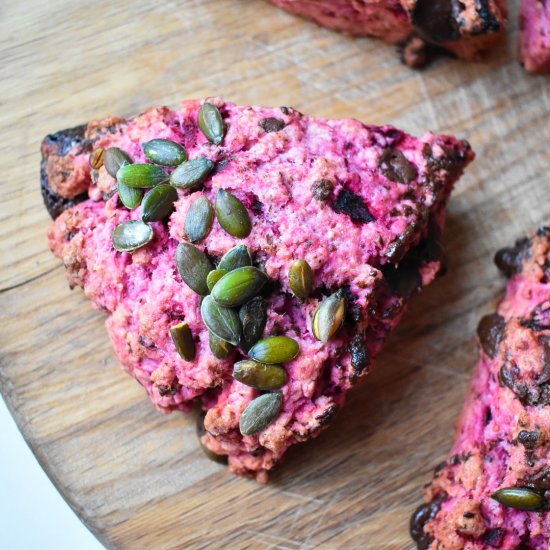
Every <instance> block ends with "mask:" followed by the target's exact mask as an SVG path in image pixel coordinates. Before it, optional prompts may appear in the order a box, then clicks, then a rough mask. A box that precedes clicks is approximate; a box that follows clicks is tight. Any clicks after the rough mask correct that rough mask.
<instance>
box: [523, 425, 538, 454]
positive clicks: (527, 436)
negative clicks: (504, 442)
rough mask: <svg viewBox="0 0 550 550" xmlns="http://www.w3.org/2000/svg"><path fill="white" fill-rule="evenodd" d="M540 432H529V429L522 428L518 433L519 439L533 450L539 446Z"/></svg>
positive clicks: (527, 447)
mask: <svg viewBox="0 0 550 550" xmlns="http://www.w3.org/2000/svg"><path fill="white" fill-rule="evenodd" d="M539 437H540V432H529V431H527V430H521V432H519V434H518V441H519V442H520V443H521V444H522V445H523V446H524V447H525V448H526V449H528V450H529V451H533V450H534V449H536V448H537V445H538V442H539Z"/></svg>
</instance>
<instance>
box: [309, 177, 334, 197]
mask: <svg viewBox="0 0 550 550" xmlns="http://www.w3.org/2000/svg"><path fill="white" fill-rule="evenodd" d="M333 189H334V185H333V184H332V182H331V181H330V180H318V181H316V182H315V183H314V184H313V186H312V188H311V192H312V193H313V197H314V198H315V199H317V200H318V201H319V202H325V201H326V200H328V198H329V197H330V196H331V195H332V191H333Z"/></svg>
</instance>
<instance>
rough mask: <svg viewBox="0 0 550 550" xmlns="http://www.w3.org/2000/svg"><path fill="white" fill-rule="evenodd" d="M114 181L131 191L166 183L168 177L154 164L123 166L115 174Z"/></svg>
mask: <svg viewBox="0 0 550 550" xmlns="http://www.w3.org/2000/svg"><path fill="white" fill-rule="evenodd" d="M116 179H117V181H121V182H122V183H123V184H124V185H127V186H128V187H131V188H132V189H144V188H147V187H155V185H158V184H159V183H166V182H167V181H168V179H169V176H168V174H167V173H166V172H165V171H164V170H163V169H162V168H159V167H158V166H156V165H155V164H123V165H122V166H121V167H120V168H119V169H118V172H117V173H116Z"/></svg>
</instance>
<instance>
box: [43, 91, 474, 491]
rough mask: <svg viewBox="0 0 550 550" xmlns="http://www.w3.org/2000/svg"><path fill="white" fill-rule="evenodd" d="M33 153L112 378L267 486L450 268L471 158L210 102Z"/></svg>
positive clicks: (290, 114) (353, 124) (58, 249)
mask: <svg viewBox="0 0 550 550" xmlns="http://www.w3.org/2000/svg"><path fill="white" fill-rule="evenodd" d="M42 153H43V163H42V176H43V179H42V189H43V194H44V198H45V201H46V205H47V206H48V208H49V209H50V213H51V214H52V216H54V217H55V216H57V215H58V217H57V219H56V220H55V223H54V224H53V226H52V227H51V229H50V231H49V244H50V247H51V250H52V251H53V252H54V253H55V254H56V255H57V256H58V257H59V258H60V259H62V260H63V262H64V264H65V267H66V269H67V274H68V278H69V282H70V284H71V286H76V285H78V286H82V287H83V288H84V292H85V293H86V295H87V296H88V297H89V298H90V300H91V301H92V303H93V305H94V306H95V307H96V308H97V309H99V310H101V311H104V312H105V313H107V314H108V315H109V317H108V319H107V323H106V324H107V329H108V331H109V334H110V336H111V339H112V341H113V344H114V347H115V351H116V353H117V355H118V358H119V359H120V362H121V363H122V366H123V367H124V369H126V370H127V371H128V372H129V373H131V374H132V375H133V376H134V377H135V378H136V379H137V380H138V381H139V382H140V383H141V384H142V385H143V386H144V388H145V390H146V391H147V393H148V394H149V396H150V398H151V399H152V401H153V403H154V404H155V405H156V407H157V408H158V409H160V410H161V411H163V412H169V411H172V410H182V411H187V410H189V409H190V408H191V407H192V406H193V404H194V403H197V402H198V403H200V404H201V406H202V407H203V409H204V410H205V411H207V414H206V418H205V427H206V430H207V434H206V435H204V436H203V437H202V442H203V444H205V445H206V446H207V447H208V448H209V449H210V450H212V451H214V452H215V453H217V454H220V455H228V456H229V465H230V467H231V469H232V470H233V471H234V472H236V473H238V474H243V475H254V476H256V478H257V479H258V480H260V481H263V480H265V479H267V471H268V470H270V469H271V468H272V467H273V466H274V465H275V464H276V463H277V462H279V460H280V459H281V457H282V456H283V454H284V452H285V451H286V450H287V449H288V447H289V446H291V445H292V444H294V443H297V442H300V441H304V440H306V439H308V438H310V437H314V436H315V435H317V434H318V432H319V431H320V430H321V429H322V428H323V427H325V426H327V425H328V424H329V423H330V421H331V420H332V418H333V417H334V415H335V414H336V412H337V411H338V409H339V408H340V407H341V406H342V404H343V402H344V396H345V393H346V391H347V390H348V389H349V388H350V387H351V386H352V385H354V384H355V382H356V381H357V380H358V379H359V378H361V377H362V376H364V375H365V374H366V373H367V372H368V370H369V368H370V366H371V361H372V359H373V357H374V356H375V355H376V354H377V353H378V351H379V349H380V347H381V345H382V343H383V341H384V339H385V337H386V336H387V334H388V333H389V332H390V331H391V330H392V329H393V328H394V327H395V326H396V324H397V323H398V321H399V319H400V317H401V315H402V313H403V309H404V306H405V304H406V302H407V300H408V298H409V297H410V296H411V295H412V294H413V293H415V292H417V291H418V290H420V289H421V287H423V286H424V285H427V284H429V283H430V282H431V281H432V280H433V279H434V278H435V277H436V276H437V275H438V274H439V273H440V272H441V271H442V269H443V267H444V265H443V256H442V252H441V248H440V245H439V242H438V238H439V234H440V231H441V229H442V226H443V223H444V217H445V207H446V203H447V200H448V197H449V194H450V192H451V190H452V187H453V185H454V183H455V182H456V181H457V179H458V178H459V176H460V175H461V173H462V171H463V169H464V167H465V166H466V165H467V164H468V163H469V162H470V161H471V160H472V159H473V156H474V155H473V152H472V151H471V149H470V147H469V145H468V143H466V142H465V141H459V140H456V139H455V138H452V137H448V136H442V135H434V134H431V133H428V134H426V135H425V136H424V137H422V138H420V139H416V138H413V137H411V136H410V135H407V134H405V133H404V132H402V131H400V130H397V129H395V128H393V127H391V126H382V127H374V126H366V125H364V124H361V123H360V122H358V121H355V120H350V119H346V120H325V119H318V118H312V117H308V116H305V115H303V114H301V113H299V112H298V111H296V110H294V109H292V108H287V107H281V108H274V109H270V108H261V107H239V106H236V105H233V104H231V103H226V102H223V101H222V100H221V99H219V98H213V99H210V100H209V101H207V102H202V103H201V102H199V101H186V102H184V103H183V105H182V107H181V109H179V110H175V111H174V110H170V109H168V108H166V107H159V108H154V109H151V110H149V111H147V112H145V113H144V114H142V115H140V116H137V117H135V118H131V119H125V120H123V119H107V120H103V121H100V122H91V123H90V124H88V125H87V126H85V127H79V128H76V129H73V130H70V131H67V132H60V133H58V134H55V135H52V136H48V137H46V139H45V140H44V142H43V145H42ZM145 188H152V189H151V190H150V191H148V192H147V193H146V194H145V195H143V191H144V189H145ZM78 201H81V202H78ZM74 203H77V204H76V205H75V204H74ZM63 209H64V211H63V212H61V211H62V210H63ZM142 220H145V222H146V223H144V222H143V221H142ZM210 291H211V293H210ZM282 365H283V366H282Z"/></svg>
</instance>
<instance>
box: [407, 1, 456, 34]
mask: <svg viewBox="0 0 550 550" xmlns="http://www.w3.org/2000/svg"><path fill="white" fill-rule="evenodd" d="M455 2H456V0H417V2H416V6H415V8H414V10H413V12H412V21H413V25H414V27H415V29H416V31H417V32H418V34H419V36H420V37H422V38H424V39H425V40H427V41H428V42H435V43H436V44H439V43H441V42H450V41H452V40H457V39H458V38H459V36H460V33H459V31H458V25H457V23H456V21H455V18H454V16H453V4H454V3H455Z"/></svg>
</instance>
